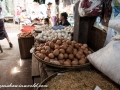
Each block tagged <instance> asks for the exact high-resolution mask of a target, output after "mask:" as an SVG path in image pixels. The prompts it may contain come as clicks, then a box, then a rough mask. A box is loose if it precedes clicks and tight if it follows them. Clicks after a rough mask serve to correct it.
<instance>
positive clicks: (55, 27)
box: [53, 25, 65, 30]
mask: <svg viewBox="0 0 120 90" xmlns="http://www.w3.org/2000/svg"><path fill="white" fill-rule="evenodd" d="M64 28H65V26H62V25H59V26H54V27H53V29H54V30H61V29H64Z"/></svg>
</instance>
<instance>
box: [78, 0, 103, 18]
mask: <svg viewBox="0 0 120 90" xmlns="http://www.w3.org/2000/svg"><path fill="white" fill-rule="evenodd" d="M102 7H103V6H102V0H80V3H79V7H78V12H79V15H80V16H81V17H84V16H99V15H100V14H101V12H102Z"/></svg>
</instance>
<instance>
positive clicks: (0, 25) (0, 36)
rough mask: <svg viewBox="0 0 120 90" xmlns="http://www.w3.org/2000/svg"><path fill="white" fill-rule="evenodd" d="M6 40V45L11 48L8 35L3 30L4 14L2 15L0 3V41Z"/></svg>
mask: <svg viewBox="0 0 120 90" xmlns="http://www.w3.org/2000/svg"><path fill="white" fill-rule="evenodd" d="M4 38H6V39H7V41H8V43H9V46H10V48H12V47H13V44H12V43H11V41H10V39H9V37H8V34H7V32H6V30H5V26H4V14H3V10H2V4H1V2H0V40H2V39H4Z"/></svg>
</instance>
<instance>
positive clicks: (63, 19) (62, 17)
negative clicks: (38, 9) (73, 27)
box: [59, 12, 70, 26]
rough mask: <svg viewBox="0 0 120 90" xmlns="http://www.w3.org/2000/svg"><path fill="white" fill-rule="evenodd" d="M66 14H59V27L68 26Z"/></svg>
mask: <svg viewBox="0 0 120 90" xmlns="http://www.w3.org/2000/svg"><path fill="white" fill-rule="evenodd" d="M67 18H68V14H67V13H66V12H63V13H61V15H60V23H59V25H63V26H70V23H69V22H68V20H67Z"/></svg>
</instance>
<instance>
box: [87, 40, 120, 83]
mask: <svg viewBox="0 0 120 90" xmlns="http://www.w3.org/2000/svg"><path fill="white" fill-rule="evenodd" d="M87 58H88V60H89V61H90V63H91V64H92V65H93V66H94V67H96V68H97V69H98V70H99V71H101V72H102V73H104V74H105V75H106V76H108V77H109V78H110V79H112V80H113V81H114V82H116V83H117V84H119V85H120V40H119V39H118V40H117V38H116V40H114V39H113V40H112V41H111V42H110V43H109V44H108V45H107V46H106V47H104V48H102V49H100V50H99V51H97V52H95V53H93V54H91V55H89V56H88V57H87Z"/></svg>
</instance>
